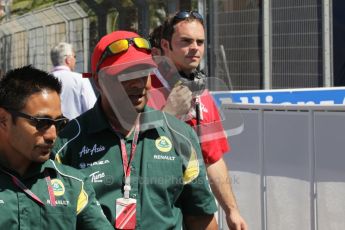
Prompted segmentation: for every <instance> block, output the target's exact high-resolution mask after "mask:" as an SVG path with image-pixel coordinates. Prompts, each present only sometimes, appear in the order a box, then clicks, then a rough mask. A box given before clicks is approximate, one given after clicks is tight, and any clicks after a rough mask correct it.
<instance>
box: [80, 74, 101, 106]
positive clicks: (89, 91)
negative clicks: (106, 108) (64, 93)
mask: <svg viewBox="0 0 345 230" xmlns="http://www.w3.org/2000/svg"><path fill="white" fill-rule="evenodd" d="M82 80H83V81H82V89H81V95H80V96H81V103H82V105H81V106H82V112H86V111H87V110H89V109H91V108H92V107H93V106H94V105H95V103H96V101H97V97H96V94H95V91H94V90H93V88H92V85H91V82H90V80H89V79H85V78H83V79H82Z"/></svg>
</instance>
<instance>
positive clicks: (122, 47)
mask: <svg viewBox="0 0 345 230" xmlns="http://www.w3.org/2000/svg"><path fill="white" fill-rule="evenodd" d="M130 45H135V46H136V47H137V48H139V49H145V50H148V51H151V44H150V42H149V41H148V40H146V39H145V38H139V37H137V38H124V39H120V40H117V41H115V42H113V43H111V44H110V45H108V46H107V48H106V49H105V51H104V52H103V54H102V56H101V58H100V59H99V61H98V62H97V65H96V73H97V72H98V71H99V67H100V66H101V64H102V63H103V61H104V60H105V59H106V58H108V57H110V56H114V55H117V54H119V53H122V52H124V51H127V50H128V49H129V46H130Z"/></svg>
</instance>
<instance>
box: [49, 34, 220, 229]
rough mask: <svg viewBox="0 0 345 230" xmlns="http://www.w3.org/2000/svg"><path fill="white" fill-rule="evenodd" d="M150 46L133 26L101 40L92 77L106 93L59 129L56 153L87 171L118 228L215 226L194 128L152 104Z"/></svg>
mask: <svg viewBox="0 0 345 230" xmlns="http://www.w3.org/2000/svg"><path fill="white" fill-rule="evenodd" d="M150 48H151V47H150V44H149V42H148V41H147V40H146V39H144V38H141V37H140V36H139V35H138V34H136V33H133V32H128V31H116V32H113V33H111V34H108V35H106V36H104V37H103V38H102V39H101V40H100V41H99V43H98V44H97V45H96V48H95V50H94V52H93V55H92V74H93V76H94V77H95V80H96V85H97V87H98V89H99V91H100V97H99V99H98V101H97V103H96V105H95V107H94V108H93V109H91V110H89V111H87V112H86V113H84V114H82V115H81V116H79V117H77V118H76V119H74V120H72V121H71V122H70V123H69V124H68V125H67V126H66V128H65V129H64V130H63V131H62V132H61V133H60V134H59V138H58V140H57V141H56V145H55V147H54V150H53V152H54V153H55V154H56V155H55V157H56V160H57V161H60V162H62V163H65V164H68V165H71V166H73V167H75V168H78V169H80V170H81V171H83V173H84V174H85V175H87V176H89V178H90V180H91V182H92V183H93V185H94V188H95V191H96V195H97V198H98V200H99V201H100V203H101V206H102V208H103V211H104V213H105V215H106V216H107V218H108V220H109V221H110V222H111V223H112V224H113V225H114V227H115V228H116V229H152V228H156V229H181V228H182V223H184V224H185V225H186V227H187V229H208V230H209V229H212V230H213V229H217V227H218V226H217V222H216V220H215V217H214V213H215V212H216V211H217V207H216V205H215V201H214V197H213V195H212V194H211V192H210V189H209V184H208V182H207V180H206V173H205V165H204V163H203V160H202V155H201V150H200V146H199V144H198V138H197V136H196V134H195V132H194V131H193V130H192V128H190V127H189V126H188V125H186V124H185V123H184V122H182V121H180V120H178V119H176V118H175V117H173V116H170V115H168V114H165V113H162V112H161V111H157V110H153V109H151V108H149V107H148V106H146V103H147V96H148V89H149V88H150V74H151V73H152V71H153V69H154V68H155V67H156V64H155V62H154V61H153V60H152V57H151V54H150Z"/></svg>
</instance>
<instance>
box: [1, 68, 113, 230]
mask: <svg viewBox="0 0 345 230" xmlns="http://www.w3.org/2000/svg"><path fill="white" fill-rule="evenodd" d="M60 92H61V84H60V82H59V81H58V80H57V79H56V78H55V77H54V76H52V75H50V74H48V73H46V72H44V71H41V70H38V69H35V68H33V67H31V66H25V67H22V68H19V69H15V70H12V71H9V72H8V73H7V74H6V75H5V76H4V77H3V78H2V79H1V81H0V181H1V183H0V229H24V228H25V229H52V230H53V229H59V230H60V229H66V230H67V229H68V230H69V229H77V228H78V229H112V226H111V225H110V224H109V222H108V221H107V219H106V218H105V216H104V214H103V213H102V209H101V207H100V206H99V204H98V202H97V201H96V198H95V192H94V190H93V188H92V185H91V184H90V183H89V182H87V181H86V178H85V176H84V175H83V174H82V173H80V172H79V171H78V170H76V169H74V168H71V167H68V166H65V165H60V164H58V163H55V162H54V161H52V160H50V159H49V157H50V151H51V149H52V148H53V144H54V142H55V139H56V137H57V132H59V131H60V130H61V129H62V128H63V127H64V126H65V125H66V124H67V122H68V120H67V119H66V118H65V117H63V115H62V114H61V108H60V107H61V105H60V97H59V95H60Z"/></svg>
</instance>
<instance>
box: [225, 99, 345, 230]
mask: <svg viewBox="0 0 345 230" xmlns="http://www.w3.org/2000/svg"><path fill="white" fill-rule="evenodd" d="M238 113H241V115H242V116H243V119H244V131H243V132H242V133H241V134H239V135H237V136H233V137H231V139H230V143H231V147H232V151H231V152H230V153H229V154H226V155H225V160H226V162H227V164H228V166H229V168H230V174H231V178H232V185H233V189H234V192H235V194H236V198H237V202H238V205H239V207H240V210H241V213H242V215H243V216H244V217H245V219H246V220H247V221H248V224H249V229H253V230H257V229H262V230H268V229H273V230H285V229H286V230H291V229H303V230H308V229H311V230H314V229H318V230H330V229H331V230H333V229H339V230H340V229H343V228H344V226H345V219H344V216H345V209H344V207H345V198H344V192H345V177H344V175H345V167H344V162H345V154H344V147H345V135H344V130H345V108H344V107H343V106H280V105H225V106H224V114H225V121H224V126H225V128H226V127H227V126H228V124H229V123H231V117H232V116H233V115H236V116H238ZM219 215H220V229H227V228H226V224H225V222H224V221H225V220H224V216H223V213H222V212H219Z"/></svg>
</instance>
